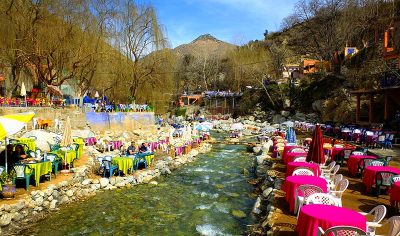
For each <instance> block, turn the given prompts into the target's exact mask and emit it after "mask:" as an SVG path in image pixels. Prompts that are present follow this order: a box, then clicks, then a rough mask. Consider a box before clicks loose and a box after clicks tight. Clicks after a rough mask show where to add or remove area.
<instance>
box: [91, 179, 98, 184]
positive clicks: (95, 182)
mask: <svg viewBox="0 0 400 236" xmlns="http://www.w3.org/2000/svg"><path fill="white" fill-rule="evenodd" d="M92 183H94V184H99V183H100V180H99V179H95V180H93V182H92Z"/></svg>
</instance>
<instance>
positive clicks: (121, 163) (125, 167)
mask: <svg viewBox="0 0 400 236" xmlns="http://www.w3.org/2000/svg"><path fill="white" fill-rule="evenodd" d="M112 163H113V164H118V169H119V170H120V171H122V172H123V173H124V174H128V173H129V171H130V170H132V166H133V158H131V157H114V158H113V159H112Z"/></svg>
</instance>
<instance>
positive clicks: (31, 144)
mask: <svg viewBox="0 0 400 236" xmlns="http://www.w3.org/2000/svg"><path fill="white" fill-rule="evenodd" d="M16 140H18V142H20V143H23V144H26V146H28V148H29V150H32V151H36V143H35V139H34V138H17V139H16Z"/></svg>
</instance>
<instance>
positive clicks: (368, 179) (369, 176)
mask: <svg viewBox="0 0 400 236" xmlns="http://www.w3.org/2000/svg"><path fill="white" fill-rule="evenodd" d="M380 171H390V172H393V173H395V174H398V175H400V169H399V168H396V167H391V166H367V167H365V169H364V174H363V179H362V181H363V183H364V185H365V188H366V189H365V191H366V192H369V190H370V189H371V187H372V185H374V184H375V175H376V173H377V172H380Z"/></svg>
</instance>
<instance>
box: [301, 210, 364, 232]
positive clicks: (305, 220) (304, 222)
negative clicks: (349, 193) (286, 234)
mask: <svg viewBox="0 0 400 236" xmlns="http://www.w3.org/2000/svg"><path fill="white" fill-rule="evenodd" d="M339 225H348V226H355V227H358V228H361V229H362V230H366V228H367V219H366V218H365V216H363V215H361V214H360V213H358V212H357V211H354V210H351V209H348V208H344V207H337V206H330V205H321V204H315V205H306V206H303V207H302V208H301V209H300V213H299V218H298V220H297V227H296V231H297V232H298V235H299V236H313V235H318V227H321V228H322V229H324V230H327V229H328V228H330V227H333V226H339Z"/></svg>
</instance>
